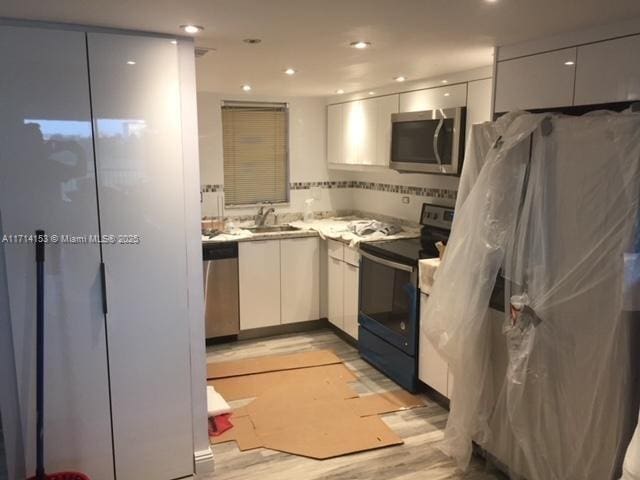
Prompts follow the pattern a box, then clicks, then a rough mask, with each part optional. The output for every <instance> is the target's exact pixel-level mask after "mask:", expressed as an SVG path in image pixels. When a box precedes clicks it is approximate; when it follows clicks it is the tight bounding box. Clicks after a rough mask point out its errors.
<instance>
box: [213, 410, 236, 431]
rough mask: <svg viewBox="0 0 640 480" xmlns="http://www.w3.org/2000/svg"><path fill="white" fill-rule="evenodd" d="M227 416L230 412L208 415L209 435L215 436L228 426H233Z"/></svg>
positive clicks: (229, 415) (227, 428)
mask: <svg viewBox="0 0 640 480" xmlns="http://www.w3.org/2000/svg"><path fill="white" fill-rule="evenodd" d="M229 417H231V414H230V413H225V414H222V415H216V416H215V417H209V436H210V437H217V436H218V435H222V434H223V433H224V432H226V431H227V430H229V429H230V428H233V423H231V420H229Z"/></svg>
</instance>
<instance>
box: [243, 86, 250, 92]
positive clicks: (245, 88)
mask: <svg viewBox="0 0 640 480" xmlns="http://www.w3.org/2000/svg"><path fill="white" fill-rule="evenodd" d="M242 90H244V91H245V92H250V91H251V85H242Z"/></svg>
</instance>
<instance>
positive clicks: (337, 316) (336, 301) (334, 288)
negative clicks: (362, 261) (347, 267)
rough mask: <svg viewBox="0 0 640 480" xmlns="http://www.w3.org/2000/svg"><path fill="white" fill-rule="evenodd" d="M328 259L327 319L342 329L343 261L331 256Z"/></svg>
mask: <svg viewBox="0 0 640 480" xmlns="http://www.w3.org/2000/svg"><path fill="white" fill-rule="evenodd" d="M328 261H329V269H328V275H327V277H328V283H329V288H328V297H329V299H328V301H329V321H330V322H331V323H333V324H334V325H335V326H336V327H338V328H340V329H343V330H344V275H343V268H342V266H343V264H344V263H343V262H342V261H340V260H338V259H336V258H332V257H329V260H328Z"/></svg>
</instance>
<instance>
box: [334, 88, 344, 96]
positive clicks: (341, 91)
mask: <svg viewBox="0 0 640 480" xmlns="http://www.w3.org/2000/svg"><path fill="white" fill-rule="evenodd" d="M336 93H337V94H338V95H342V94H343V93H344V90H343V89H341V88H339V89H338V90H336Z"/></svg>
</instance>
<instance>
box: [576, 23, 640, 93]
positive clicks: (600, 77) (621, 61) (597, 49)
mask: <svg viewBox="0 0 640 480" xmlns="http://www.w3.org/2000/svg"><path fill="white" fill-rule="evenodd" d="M639 51H640V35H634V36H631V37H625V38H619V39H615V40H609V41H606V42H599V43H593V44H591V45H584V46H581V47H578V60H577V65H578V67H577V72H576V86H575V104H576V105H590V104H598V103H608V102H622V101H628V100H638V99H640V62H638V52H639Z"/></svg>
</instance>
